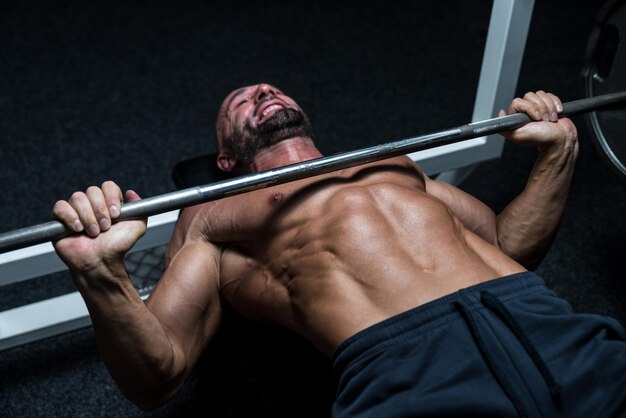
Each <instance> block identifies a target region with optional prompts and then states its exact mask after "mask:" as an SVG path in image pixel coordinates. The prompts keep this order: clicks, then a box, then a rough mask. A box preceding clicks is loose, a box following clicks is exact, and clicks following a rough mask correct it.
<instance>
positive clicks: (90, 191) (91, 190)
mask: <svg viewBox="0 0 626 418" xmlns="http://www.w3.org/2000/svg"><path fill="white" fill-rule="evenodd" d="M99 190H100V188H99V187H97V186H89V187H87V194H93V193H97V192H98V191H99Z"/></svg>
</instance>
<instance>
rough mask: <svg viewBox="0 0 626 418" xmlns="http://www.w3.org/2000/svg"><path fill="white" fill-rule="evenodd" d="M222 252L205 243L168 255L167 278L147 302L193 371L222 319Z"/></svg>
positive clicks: (192, 243) (187, 244)
mask: <svg viewBox="0 0 626 418" xmlns="http://www.w3.org/2000/svg"><path fill="white" fill-rule="evenodd" d="M220 254H221V251H220V249H219V248H218V247H216V246H215V245H213V244H211V243H209V242H207V241H204V240H201V239H197V240H192V241H188V242H185V243H184V244H182V245H181V246H180V248H179V249H178V250H177V251H176V253H175V254H170V255H168V262H167V267H166V270H165V272H164V274H163V277H162V278H161V280H160V281H159V283H158V285H157V286H156V287H155V289H154V290H153V292H152V294H151V295H150V298H149V299H148V301H147V302H146V304H147V306H148V309H149V310H150V311H151V312H152V314H153V315H155V316H156V317H157V318H158V319H159V321H160V322H161V324H162V325H163V327H164V328H165V330H166V331H167V333H168V335H169V336H170V340H171V343H172V347H173V349H174V350H175V351H176V352H177V354H178V355H181V354H182V355H184V360H185V368H191V367H192V366H193V364H195V362H196V361H197V359H198V357H199V356H200V354H201V353H202V351H203V350H204V348H205V346H206V344H207V343H208V342H209V340H210V339H211V337H212V336H213V335H214V334H215V332H216V330H217V328H218V326H219V322H220V319H221V302H220V295H219V278H218V275H219V260H220Z"/></svg>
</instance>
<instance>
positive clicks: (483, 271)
mask: <svg viewBox="0 0 626 418" xmlns="http://www.w3.org/2000/svg"><path fill="white" fill-rule="evenodd" d="M561 110H562V106H561V102H560V101H559V99H558V98H557V97H556V96H554V95H552V94H549V93H545V92H542V91H539V92H536V93H528V94H526V95H525V96H524V98H522V99H520V98H517V99H515V100H513V102H512V103H511V106H510V108H509V113H511V112H525V113H527V114H528V115H529V116H530V117H531V119H532V120H533V121H535V122H532V123H530V124H528V125H526V126H525V127H523V128H520V129H518V130H516V131H514V132H510V133H508V134H507V137H508V138H509V139H510V140H512V141H514V142H516V143H520V144H526V145H530V146H533V147H536V148H537V150H538V158H537V161H536V163H535V166H534V168H533V170H532V173H531V175H530V179H529V181H528V184H527V186H526V188H525V189H524V191H523V192H522V193H521V194H520V195H519V196H518V197H517V198H516V199H515V200H514V201H513V202H511V203H510V204H509V206H508V207H507V208H506V209H505V210H504V211H503V212H502V213H501V214H499V215H498V216H496V215H495V214H494V213H493V212H492V211H491V210H490V209H489V208H488V207H486V206H485V205H484V204H482V203H481V202H479V201H478V200H476V199H475V198H473V197H471V196H469V195H467V194H466V193H464V192H462V191H460V190H459V189H457V188H455V187H453V186H451V185H448V184H444V183H440V182H437V181H433V180H431V179H429V178H428V177H427V176H425V175H424V173H423V172H422V171H421V170H420V168H419V167H417V166H416V165H415V164H414V163H413V162H412V161H411V160H410V159H409V158H407V157H398V158H392V159H388V160H385V161H381V162H376V163H371V164H365V165H362V166H359V167H354V168H349V169H345V170H341V171H338V172H335V173H331V174H325V175H320V176H317V177H312V178H308V179H304V180H299V181H296V182H292V183H287V184H284V185H280V186H275V187H271V188H267V189H263V190H258V191H253V192H250V193H246V194H242V195H238V196H234V197H230V198H226V199H221V200H218V201H214V202H210V203H205V204H202V205H198V206H194V207H189V208H186V209H185V210H184V211H182V213H181V215H180V219H179V221H178V223H177V225H176V229H175V231H174V234H173V237H172V240H171V242H170V245H169V248H168V251H167V256H166V269H165V272H164V274H163V277H162V278H161V280H160V281H159V283H158V285H157V287H156V288H155V289H154V291H153V293H152V294H151V296H150V298H149V299H148V301H147V302H146V303H145V304H144V302H142V300H141V299H140V298H139V297H138V295H137V292H136V291H135V289H134V288H133V286H132V284H131V282H130V281H129V279H128V276H127V273H126V271H125V267H124V262H123V260H124V254H125V253H126V252H127V251H128V250H129V249H130V248H131V246H132V245H133V244H134V243H135V242H136V241H137V239H138V238H139V237H141V236H142V235H143V234H144V232H145V229H146V222H145V220H144V221H126V222H119V223H114V222H112V221H114V220H115V218H116V217H117V216H119V208H120V205H121V204H122V201H123V198H122V192H121V191H120V189H119V187H118V186H117V185H116V184H115V183H113V182H105V183H104V184H103V185H102V186H101V187H100V188H98V187H90V188H89V189H87V191H86V192H85V193H82V192H77V193H75V194H73V195H72V197H71V198H70V199H69V201H59V202H57V204H56V205H55V207H54V210H53V213H54V216H55V217H56V218H57V219H60V220H62V221H63V222H65V223H66V224H67V225H68V226H70V227H71V228H74V230H75V231H77V232H84V233H83V234H79V235H76V236H72V237H68V238H65V239H63V240H60V241H58V242H57V243H55V246H56V250H57V252H58V254H59V255H60V256H61V258H62V259H63V260H64V261H65V262H66V263H67V265H68V266H69V268H70V270H71V271H72V274H73V280H74V282H75V285H76V287H77V288H78V290H79V291H80V293H81V294H82V296H83V297H84V299H85V302H86V303H87V306H88V308H89V312H90V314H91V317H92V320H93V326H94V330H95V333H96V337H97V340H98V344H99V346H100V350H101V352H102V356H103V357H104V360H105V362H106V365H107V367H108V369H109V370H110V372H111V374H112V375H113V377H114V379H115V380H116V382H117V384H118V385H119V387H120V389H121V391H122V392H123V393H124V395H125V396H126V397H127V398H129V399H130V400H132V401H133V402H134V403H135V404H136V405H138V406H139V407H141V408H142V409H151V408H155V407H157V406H159V405H160V404H162V403H164V402H166V401H167V400H169V399H170V398H172V397H173V396H174V395H175V394H176V393H177V392H178V391H179V390H180V388H181V386H182V385H183V383H184V381H185V379H186V378H187V376H188V375H189V373H190V372H191V370H192V368H193V367H194V364H195V363H196V361H197V360H198V357H199V356H200V354H201V353H202V351H203V350H204V348H205V347H206V346H207V344H208V343H209V342H210V341H211V338H212V337H213V335H214V334H215V332H216V330H217V328H218V325H219V323H220V318H221V312H222V307H223V304H229V305H231V306H232V307H233V308H234V309H235V310H237V311H239V312H241V313H242V314H244V315H246V316H248V317H250V318H254V319H258V320H262V321H270V322H273V323H278V324H281V325H283V326H285V327H287V328H289V329H291V330H293V331H295V332H296V333H299V334H301V335H303V336H304V337H306V338H307V339H308V340H310V341H311V342H312V343H313V344H314V345H315V346H316V347H318V348H319V349H320V350H321V351H322V352H324V353H326V354H328V355H329V356H332V358H333V362H334V364H333V367H334V368H335V370H336V371H337V373H338V374H339V375H340V378H339V387H338V392H337V393H338V396H337V400H336V402H335V405H334V407H333V416H336V417H353V416H359V417H365V416H367V417H370V416H371V417H394V416H416V415H418V414H420V413H424V414H426V415H428V414H435V413H437V414H439V415H441V416H446V415H448V416H449V415H450V414H459V413H460V412H464V413H467V414H469V415H472V414H474V416H487V415H489V414H492V415H494V416H511V415H516V414H519V415H528V416H531V415H532V416H534V415H539V414H546V415H551V414H560V413H562V414H563V415H564V416H574V415H572V411H575V414H576V415H578V414H582V415H585V414H586V411H593V412H589V413H590V414H592V415H595V416H600V415H602V414H600V415H598V413H599V412H598V411H599V409H598V408H602V407H605V408H610V407H613V406H614V405H619V401H617V396H618V394H619V395H620V396H622V397H623V396H624V395H623V393H622V392H624V391H623V387H626V385H624V382H623V381H624V379H625V376H626V373H624V367H622V366H620V367H621V368H616V367H615V365H614V363H610V364H612V367H613V370H615V373H613V372H611V373H609V372H608V371H607V372H606V373H605V374H602V376H601V378H599V377H597V376H600V375H599V374H594V373H596V372H593V373H591V372H589V368H588V367H593V368H598V367H600V368H601V367H602V366H601V362H602V361H603V359H604V361H606V359H607V358H611V357H615V356H616V355H617V354H619V353H621V357H622V358H626V354H625V353H626V351H625V349H624V346H625V344H624V343H623V342H622V341H620V340H619V338H617V337H616V336H618V335H621V334H620V332H621V329H620V328H619V325H617V324H616V323H615V322H612V321H611V320H610V319H605V318H603V317H596V316H585V318H587V323H585V322H584V321H582V320H581V321H582V323H579V322H581V321H578V320H579V319H580V318H578V317H577V316H576V315H575V314H573V313H572V312H571V309H570V308H569V305H567V303H566V302H564V301H562V300H561V299H558V298H557V297H556V296H554V295H553V294H552V293H551V292H550V291H549V290H547V289H546V288H545V287H544V285H543V282H542V280H541V279H540V278H539V277H537V276H536V275H534V274H533V273H530V272H527V269H532V268H534V267H535V266H536V265H537V264H538V263H539V262H540V261H541V259H542V258H543V257H544V255H545V254H546V251H547V250H548V248H549V246H550V243H551V242H552V240H553V238H554V236H555V232H556V229H557V226H558V224H559V221H560V218H561V215H562V212H563V209H564V206H565V202H566V199H567V194H568V189H569V185H570V179H571V176H572V172H573V169H574V164H575V160H576V156H577V153H578V143H577V133H576V128H575V127H574V125H573V124H572V122H571V121H570V120H568V119H559V118H558V116H557V114H558V113H559V112H560V111H561ZM216 129H217V142H218V149H219V154H218V165H219V167H220V168H221V169H222V170H224V171H230V172H233V173H237V174H239V173H247V172H255V171H261V170H266V169H271V168H274V167H279V166H283V165H286V164H290V163H296V162H300V161H304V160H309V159H313V158H317V157H321V154H320V152H319V151H318V150H317V148H316V147H315V145H314V142H313V139H312V138H313V137H312V133H311V127H310V124H309V122H308V119H307V118H306V116H305V115H304V113H303V112H302V110H301V109H300V108H299V106H298V105H297V104H296V102H295V101H294V100H293V99H291V98H290V97H288V96H286V95H285V94H284V93H282V92H281V91H280V90H279V89H277V88H276V87H273V86H271V85H268V84H258V85H253V86H248V87H244V88H241V89H238V90H236V91H234V92H232V93H231V94H229V95H228V96H227V97H226V99H225V100H224V102H223V104H222V106H221V108H220V111H219V114H218V117H217V122H216ZM125 198H126V200H127V201H133V200H137V199H139V196H138V195H137V194H136V193H135V192H133V191H127V192H126V194H125ZM574 319H576V321H578V322H575V324H576V326H574V322H568V321H574ZM559 321H560V322H559ZM572 328H573V329H575V330H576V331H572ZM563 332H565V334H563V335H561V333H563ZM568 332H569V334H568ZM572 333H573V334H572ZM607 335H610V336H611V338H616V340H615V341H613V340H611V341H608V342H606V344H604V343H605V341H604V339H606V338H607ZM588 341H593V342H594V344H595V345H594V350H593V351H590V350H589V349H586V348H584V347H586V346H582V348H581V344H582V343H581V342H588ZM601 343H602V344H601ZM576 350H578V351H576ZM583 352H584V356H582V357H581V355H580V354H581V353H583ZM616 353H617V354H616ZM583 357H584V359H585V361H583V360H581V358H583ZM576 362H579V363H580V364H578V366H577V367H579V368H580V370H581V371H580V373H578V374H577V373H573V372H572V368H573V367H572V365H574V364H576ZM585 362H587V363H590V364H592V366H585V367H583V365H584V364H587V363H585ZM608 368H609V369H611V367H608ZM594 370H595V369H594ZM597 373H600V372H597ZM620 379H621V383H620ZM590 382H594V383H593V384H596V383H597V384H598V385H600V382H602V384H603V385H604V387H602V388H600V387H598V393H599V394H602V396H605V398H603V399H604V400H606V399H611V400H612V402H613V403H611V402H608V403H607V402H604V403H602V402H600V403H598V402H596V401H594V402H592V403H589V404H585V403H576V404H575V405H574V404H573V403H572V402H574V401H576V402H578V401H581V398H583V399H588V398H592V399H593V396H591V395H589V393H594V391H593V390H592V389H591V388H590ZM582 393H584V394H585V396H581V394H582ZM622 402H624V401H623V400H622ZM570 403H571V405H574V406H570ZM622 406H623V404H622ZM568 408H572V409H568ZM606 411H609V412H614V410H612V409H606ZM587 416H589V415H587Z"/></svg>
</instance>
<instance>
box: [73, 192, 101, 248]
mask: <svg viewBox="0 0 626 418" xmlns="http://www.w3.org/2000/svg"><path fill="white" fill-rule="evenodd" d="M68 202H69V204H70V205H71V206H72V208H74V210H75V211H76V213H77V214H78V219H79V220H80V222H81V224H82V225H83V227H84V228H85V231H86V232H87V235H89V236H90V237H97V236H98V234H100V227H99V226H98V221H97V219H96V214H95V213H94V211H93V207H92V206H91V202H90V201H89V198H88V197H87V194H85V193H83V192H75V193H74V194H72V196H71V197H70V199H69V201H68Z"/></svg>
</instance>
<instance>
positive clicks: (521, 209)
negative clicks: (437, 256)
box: [496, 137, 578, 269]
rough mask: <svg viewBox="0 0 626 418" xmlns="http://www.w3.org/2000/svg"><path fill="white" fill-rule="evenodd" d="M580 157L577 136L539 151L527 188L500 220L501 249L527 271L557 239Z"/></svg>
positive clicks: (535, 264)
mask: <svg viewBox="0 0 626 418" xmlns="http://www.w3.org/2000/svg"><path fill="white" fill-rule="evenodd" d="M577 156H578V141H577V140H576V138H575V137H574V138H571V139H568V140H566V141H563V142H562V143H559V144H557V145H554V146H552V147H549V148H547V149H545V150H543V151H540V153H539V157H538V158H537V161H536V162H535V165H534V167H533V170H532V172H531V174H530V176H529V179H528V182H527V185H526V188H525V189H524V191H523V192H522V193H521V194H520V195H519V196H518V197H517V198H515V199H514V200H513V201H512V202H511V203H510V204H509V205H508V206H507V207H506V208H505V209H504V211H503V212H502V213H501V214H500V215H498V217H497V221H496V222H497V236H498V244H499V246H500V249H501V250H502V251H504V252H505V253H506V254H508V255H509V256H511V257H512V258H513V259H515V260H516V261H518V262H519V263H521V264H522V265H524V266H525V267H526V268H528V269H534V268H536V267H537V265H539V263H540V262H541V260H542V259H543V258H544V257H545V255H546V253H547V252H548V249H549V248H550V245H551V244H552V242H553V240H554V237H555V236H556V232H557V229H558V226H559V224H560V221H561V217H562V215H563V211H564V209H565V204H566V201H567V196H568V194H569V188H570V183H571V179H572V175H573V172H574V166H575V162H576V158H577Z"/></svg>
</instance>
